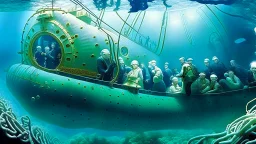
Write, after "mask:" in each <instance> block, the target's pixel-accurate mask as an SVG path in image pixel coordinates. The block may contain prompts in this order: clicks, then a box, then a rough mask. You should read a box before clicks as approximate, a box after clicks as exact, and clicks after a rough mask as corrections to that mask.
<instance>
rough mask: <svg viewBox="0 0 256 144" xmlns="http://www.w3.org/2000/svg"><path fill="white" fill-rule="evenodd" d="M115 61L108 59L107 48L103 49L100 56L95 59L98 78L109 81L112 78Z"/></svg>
mask: <svg viewBox="0 0 256 144" xmlns="http://www.w3.org/2000/svg"><path fill="white" fill-rule="evenodd" d="M115 67H116V64H115V63H112V62H111V60H110V52H109V50H108V49H103V50H102V51H101V52H100V57H99V58H98V59H97V70H98V72H99V74H100V76H99V79H100V80H104V81H111V80H112V78H113V72H114V68H115Z"/></svg>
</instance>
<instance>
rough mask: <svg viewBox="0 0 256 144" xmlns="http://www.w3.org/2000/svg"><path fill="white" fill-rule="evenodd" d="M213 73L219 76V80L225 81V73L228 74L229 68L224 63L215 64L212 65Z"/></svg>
mask: <svg viewBox="0 0 256 144" xmlns="http://www.w3.org/2000/svg"><path fill="white" fill-rule="evenodd" d="M212 71H213V73H214V74H216V75H217V77H218V80H221V79H225V77H224V73H225V72H227V68H226V67H225V65H224V64H223V63H222V62H218V63H213V64H212Z"/></svg>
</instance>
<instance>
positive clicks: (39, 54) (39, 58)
mask: <svg viewBox="0 0 256 144" xmlns="http://www.w3.org/2000/svg"><path fill="white" fill-rule="evenodd" d="M34 58H35V60H36V62H37V64H38V65H40V66H41V67H45V56H44V53H43V51H42V47H41V46H37V47H36V52H35V55H34Z"/></svg>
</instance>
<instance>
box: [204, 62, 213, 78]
mask: <svg viewBox="0 0 256 144" xmlns="http://www.w3.org/2000/svg"><path fill="white" fill-rule="evenodd" d="M212 72H213V70H212V67H211V66H210V65H209V66H208V67H206V68H205V69H204V73H205V78H207V79H210V76H211V74H212Z"/></svg>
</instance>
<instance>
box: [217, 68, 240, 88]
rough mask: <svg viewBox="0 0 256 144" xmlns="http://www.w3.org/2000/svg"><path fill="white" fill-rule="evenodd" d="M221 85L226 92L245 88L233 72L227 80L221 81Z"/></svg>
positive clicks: (228, 74) (229, 72)
mask: <svg viewBox="0 0 256 144" xmlns="http://www.w3.org/2000/svg"><path fill="white" fill-rule="evenodd" d="M219 83H220V85H221V86H222V87H223V89H224V90H236V89H241V88H243V84H242V83H241V81H240V79H239V78H238V77H237V76H236V75H235V74H234V72H233V71H228V72H227V77H226V79H222V80H220V82H219Z"/></svg>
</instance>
